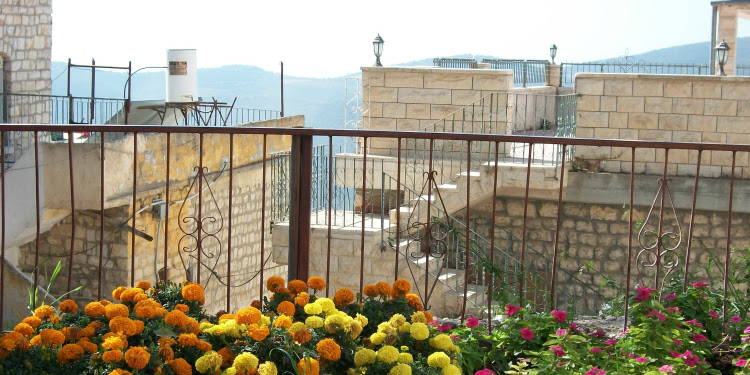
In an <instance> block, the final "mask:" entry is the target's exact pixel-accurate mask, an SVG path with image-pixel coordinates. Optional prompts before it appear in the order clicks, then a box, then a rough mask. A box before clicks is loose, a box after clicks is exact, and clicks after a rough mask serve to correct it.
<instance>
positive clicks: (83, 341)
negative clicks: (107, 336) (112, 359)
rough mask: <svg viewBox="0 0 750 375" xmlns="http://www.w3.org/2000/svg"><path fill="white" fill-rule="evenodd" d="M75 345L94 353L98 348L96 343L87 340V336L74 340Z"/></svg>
mask: <svg viewBox="0 0 750 375" xmlns="http://www.w3.org/2000/svg"><path fill="white" fill-rule="evenodd" d="M76 345H78V346H80V347H81V348H83V351H84V352H88V353H96V351H97V350H99V347H98V346H96V344H94V343H93V342H91V341H89V339H87V338H82V339H80V340H78V342H76Z"/></svg>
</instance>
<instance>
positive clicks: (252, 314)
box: [236, 307, 261, 324]
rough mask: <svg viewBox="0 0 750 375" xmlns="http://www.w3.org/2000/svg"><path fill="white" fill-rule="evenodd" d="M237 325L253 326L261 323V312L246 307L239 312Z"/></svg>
mask: <svg viewBox="0 0 750 375" xmlns="http://www.w3.org/2000/svg"><path fill="white" fill-rule="evenodd" d="M236 316H237V324H253V323H258V322H259V321H260V317H261V314H260V310H258V309H256V308H255V307H246V308H244V309H240V310H238V311H237V314H236Z"/></svg>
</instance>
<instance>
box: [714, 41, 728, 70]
mask: <svg viewBox="0 0 750 375" xmlns="http://www.w3.org/2000/svg"><path fill="white" fill-rule="evenodd" d="M728 58H729V45H728V44H727V42H725V41H724V40H723V39H722V41H721V43H719V45H718V46H716V60H718V61H719V75H720V76H725V75H727V74H726V73H724V64H726V63H727V59H728Z"/></svg>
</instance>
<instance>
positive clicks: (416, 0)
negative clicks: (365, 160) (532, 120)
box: [52, 0, 750, 77]
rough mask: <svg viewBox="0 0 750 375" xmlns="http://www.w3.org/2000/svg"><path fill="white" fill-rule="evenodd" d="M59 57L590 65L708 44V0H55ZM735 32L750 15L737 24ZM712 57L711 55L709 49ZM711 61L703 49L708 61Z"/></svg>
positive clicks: (334, 65)
mask: <svg viewBox="0 0 750 375" xmlns="http://www.w3.org/2000/svg"><path fill="white" fill-rule="evenodd" d="M52 4H53V29H52V30H53V31H52V60H53V61H67V59H68V58H72V59H73V62H74V63H81V64H87V63H90V62H91V58H92V57H93V58H96V61H97V64H107V65H118V66H120V65H127V62H128V61H132V62H133V67H134V68H135V69H137V68H139V67H143V66H150V65H164V64H165V60H166V50H167V49H170V48H195V49H197V50H198V65H199V67H201V68H207V67H218V66H222V65H230V64H243V65H254V66H258V67H261V68H263V69H266V70H271V71H278V70H279V61H284V72H285V74H287V75H294V76H306V77H335V76H341V75H344V74H347V73H352V72H357V71H358V70H359V67H360V66H367V65H372V64H373V63H374V60H375V58H374V55H373V51H372V40H373V38H374V37H375V36H376V35H377V34H378V33H380V35H381V36H382V38H383V39H384V40H385V46H384V52H383V56H382V58H381V60H382V61H383V64H384V65H390V64H398V63H404V62H408V61H413V60H419V59H424V58H433V57H440V56H450V55H456V54H465V53H469V54H482V55H494V56H499V57H503V58H527V59H548V58H549V46H550V45H551V44H552V43H555V44H557V46H558V48H559V51H558V55H557V58H556V61H558V62H559V61H587V60H594V59H604V58H610V57H617V56H621V55H624V54H625V51H626V50H628V51H629V54H631V55H634V54H638V53H642V52H647V51H650V50H654V49H659V48H663V47H669V46H673V45H680V44H688V43H695V42H703V41H708V40H709V38H710V35H711V34H710V29H711V6H710V0H620V1H615V0H514V1H508V0H492V1H484V0H475V1H450V2H449V1H444V0H432V1H421V0H400V1H390V0H378V1H366V2H365V1H357V0H349V1H310V0H303V1H297V0H266V1H258V0H250V1H247V0H237V1H230V0H211V1H205V0H203V1H193V0H181V1H171V0H170V1H163V0H149V1H143V0H129V1H114V0H54V1H53V2H52ZM739 29H740V31H739V34H740V36H748V35H750V21H748V20H740V26H739ZM707 53H708V52H707ZM706 59H707V60H708V56H707V57H706Z"/></svg>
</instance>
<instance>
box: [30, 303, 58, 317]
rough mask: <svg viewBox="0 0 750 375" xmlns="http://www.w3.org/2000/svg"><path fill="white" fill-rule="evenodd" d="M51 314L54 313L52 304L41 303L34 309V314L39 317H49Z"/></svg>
mask: <svg viewBox="0 0 750 375" xmlns="http://www.w3.org/2000/svg"><path fill="white" fill-rule="evenodd" d="M52 315H55V309H54V308H52V306H47V305H43V306H39V307H37V308H36V310H34V316H35V317H37V318H39V319H44V318H50V317H52Z"/></svg>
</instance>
